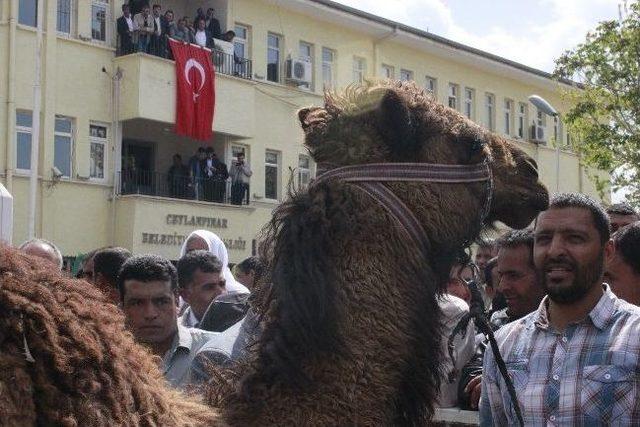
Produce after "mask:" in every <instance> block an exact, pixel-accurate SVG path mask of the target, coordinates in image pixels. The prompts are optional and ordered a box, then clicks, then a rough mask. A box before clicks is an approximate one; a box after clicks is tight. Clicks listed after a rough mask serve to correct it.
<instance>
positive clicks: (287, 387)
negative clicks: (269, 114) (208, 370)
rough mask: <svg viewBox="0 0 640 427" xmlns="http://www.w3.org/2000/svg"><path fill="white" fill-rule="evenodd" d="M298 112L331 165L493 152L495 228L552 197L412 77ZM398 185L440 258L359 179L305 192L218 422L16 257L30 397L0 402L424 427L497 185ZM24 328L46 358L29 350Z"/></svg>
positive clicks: (0, 294) (91, 411) (7, 300)
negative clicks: (420, 245) (470, 254)
mask: <svg viewBox="0 0 640 427" xmlns="http://www.w3.org/2000/svg"><path fill="white" fill-rule="evenodd" d="M299 119H300V122H301V124H302V127H303V129H304V132H305V136H306V145H307V147H308V148H309V150H310V152H311V155H312V156H313V158H314V160H315V161H316V162H317V164H318V165H319V168H322V169H330V168H335V167H338V166H342V165H352V164H361V163H374V162H425V163H441V164H474V163H478V162H483V161H485V160H486V161H489V162H490V165H491V170H492V173H493V183H494V192H493V199H492V200H491V206H490V210H489V213H488V216H487V217H486V218H485V224H486V225H489V224H491V223H493V222H494V221H496V220H501V221H503V222H505V223H506V224H507V225H510V226H512V227H518V228H520V227H524V226H526V225H527V224H528V223H529V222H530V221H531V220H532V219H533V218H534V217H535V215H536V214H537V213H538V212H539V211H540V210H543V209H545V208H546V207H547V202H548V194H547V191H546V189H545V188H544V187H543V186H542V185H541V184H540V183H539V182H538V177H537V172H536V168H535V163H534V162H533V161H532V160H531V159H530V158H528V157H527V156H526V155H525V154H524V153H523V152H522V151H521V150H519V149H517V148H516V147H514V146H512V145H510V144H509V143H508V142H507V141H505V140H504V139H502V138H500V137H499V136H496V135H493V134H491V133H489V132H487V131H485V130H483V129H482V128H480V127H479V126H477V125H475V124H474V123H472V122H470V121H468V120H466V119H465V118H464V117H463V116H462V115H460V114H459V113H457V112H455V111H453V110H450V109H448V108H446V107H444V106H442V105H440V104H438V103H436V102H435V101H434V100H432V99H431V98H429V97H428V96H427V95H425V94H424V92H423V91H422V90H420V89H419V88H418V87H416V86H415V85H413V84H410V83H398V82H385V83H376V84H367V85H364V86H361V87H354V88H351V89H349V90H348V91H347V92H346V94H345V95H343V96H335V95H328V96H327V97H326V105H325V107H324V108H320V107H315V108H308V109H303V110H301V111H300V113H299ZM386 185H388V187H389V188H390V189H391V190H392V191H393V192H394V193H395V194H396V195H397V196H398V197H399V198H400V199H401V200H403V201H404V203H405V204H406V205H407V206H408V207H409V208H410V209H411V210H412V211H413V212H414V214H415V216H416V217H417V218H418V220H419V221H420V222H421V223H422V225H423V227H424V228H425V230H426V232H427V234H428V236H429V241H428V242H427V245H428V250H429V254H430V256H429V258H428V259H422V258H421V257H420V255H419V254H418V252H417V250H416V249H415V248H414V247H413V244H412V243H411V242H408V241H407V239H406V238H405V237H404V235H403V234H402V233H401V231H400V230H399V229H398V227H397V222H396V220H395V219H394V218H392V217H390V216H389V215H388V214H387V212H386V210H384V209H383V208H381V207H380V206H379V205H378V204H377V203H376V202H375V201H374V200H372V199H371V198H369V196H367V195H365V194H364V193H363V192H362V191H361V190H360V189H358V188H357V187H355V186H354V185H351V184H345V183H341V182H335V181H330V182H327V181H325V182H323V183H321V184H319V185H316V186H312V187H311V188H309V189H308V191H304V192H300V193H298V194H292V195H291V197H290V199H289V200H288V201H286V202H285V203H283V204H282V205H281V206H279V207H278V209H277V210H276V212H275V213H274V216H273V219H272V220H271V222H270V223H269V224H268V226H267V228H266V229H265V235H264V237H265V240H264V246H263V256H264V257H265V261H266V262H267V263H268V266H269V268H268V274H267V275H266V278H265V280H264V281H263V282H262V284H261V285H260V287H259V288H258V289H257V290H256V292H255V293H256V295H257V296H258V297H257V298H256V309H257V310H258V312H259V313H260V314H261V315H262V316H263V325H264V330H263V333H262V335H261V337H260V339H259V341H258V343H257V345H256V348H255V352H254V353H253V356H252V357H251V358H250V360H249V361H248V362H247V365H246V366H243V367H242V369H237V370H234V371H232V372H214V374H215V375H214V377H213V378H214V380H212V382H211V383H210V384H208V385H207V388H206V390H205V391H206V394H207V397H208V401H209V403H210V404H212V405H213V406H215V407H217V408H218V410H219V411H220V412H219V416H220V418H219V419H216V416H215V415H216V414H215V413H210V412H207V411H206V410H203V409H202V408H201V407H200V406H198V405H197V404H192V405H190V406H189V405H187V404H186V403H184V401H183V400H182V399H181V398H180V397H179V396H178V395H177V394H175V393H172V392H170V391H168V390H166V389H164V388H163V387H162V385H161V384H162V381H161V379H160V375H159V373H158V371H157V369H156V368H155V367H154V365H153V363H152V359H151V358H150V357H149V356H148V355H146V354H145V353H144V352H143V351H142V350H141V348H140V347H138V346H136V345H135V344H134V343H133V341H132V339H131V336H130V335H129V334H126V333H124V331H123V322H122V318H121V317H120V316H118V315H117V313H115V309H113V308H108V306H106V307H105V306H104V304H105V300H104V298H102V297H100V296H98V295H97V293H96V292H94V291H92V290H90V289H89V288H88V287H87V286H85V285H79V284H78V283H77V282H72V281H68V280H64V279H61V278H60V277H59V276H58V275H55V274H54V273H50V272H46V271H44V270H43V269H42V268H40V267H38V266H36V267H31V266H29V265H27V264H26V262H25V260H24V259H23V258H21V257H20V256H18V255H15V254H13V253H11V252H9V251H7V250H3V253H2V258H0V266H2V267H1V268H2V270H1V272H2V281H3V284H2V286H1V287H0V319H1V321H2V328H1V329H0V331H2V335H1V337H2V343H3V344H2V345H3V349H4V348H7V349H9V351H4V352H3V354H2V355H0V360H1V362H0V363H1V366H2V367H3V368H5V369H3V370H2V374H1V375H3V376H2V377H0V387H2V388H1V389H0V391H3V390H8V391H9V392H13V391H12V389H13V390H17V389H18V387H16V386H14V384H15V383H16V379H19V384H20V391H19V393H20V395H21V396H25V397H28V398H27V401H26V403H25V404H23V405H20V406H16V405H14V406H13V407H12V406H11V403H12V402H13V403H15V400H12V399H14V398H16V397H17V396H15V395H12V394H10V395H9V398H8V399H4V400H2V401H0V403H1V404H2V405H3V406H2V407H0V411H1V412H2V413H7V409H4V408H5V407H7V408H10V409H11V410H12V411H13V412H12V413H11V414H10V415H11V416H13V417H14V418H13V419H15V420H17V419H18V418H16V417H18V416H21V415H22V416H25V417H26V418H25V419H27V420H31V421H36V422H38V423H39V424H49V423H57V422H60V421H66V422H67V424H68V425H74V424H76V423H78V422H82V421H87V420H95V422H93V423H89V422H84V424H86V425H89V424H93V425H100V424H108V423H109V422H108V421H110V422H111V423H112V424H125V425H127V424H130V425H137V424H140V425H152V424H157V425H160V424H162V425H188V424H189V422H188V420H191V423H193V424H197V423H199V422H202V421H204V420H208V421H209V422H210V423H212V424H214V425H218V423H220V422H222V421H224V423H228V424H229V425H234V426H251V425H253V426H268V425H273V426H285V425H286V426H288V425H327V426H336V425H340V426H342V425H354V424H359V425H392V424H400V425H422V424H425V423H426V422H428V419H429V417H430V415H431V414H432V407H433V401H434V399H435V396H436V394H437V390H438V378H439V376H440V374H439V361H440V360H441V357H443V356H441V355H440V354H439V349H440V344H439V310H438V305H437V294H438V293H439V292H440V291H441V290H442V287H443V284H444V282H445V279H446V277H447V275H448V272H449V269H450V266H451V264H452V262H453V260H454V259H455V258H456V257H457V256H458V255H459V253H460V251H461V250H462V248H464V247H465V246H467V245H468V244H469V243H470V242H471V241H472V240H473V239H475V238H476V237H477V235H478V233H479V232H480V230H481V228H482V226H483V224H482V217H481V212H482V207H483V205H485V203H486V201H487V199H486V196H487V191H486V187H485V184H484V183H474V184H465V185H463V184H433V183H432V184H422V183H401V182H398V183H388V184H386ZM6 260H8V262H9V265H8V267H7V261H6ZM4 282H7V283H8V285H6V284H4ZM267 283H268V284H269V285H266V284H267ZM21 319H24V320H23V321H21ZM23 334H24V336H25V337H26V340H27V342H28V344H29V348H30V350H31V353H32V354H33V355H34V358H35V359H36V361H35V362H34V363H33V365H30V364H29V362H26V361H25V360H24V356H23V355H22V350H23V348H24V346H23V341H22V336H23ZM224 378H230V379H229V380H225V379H224ZM32 390H34V391H36V392H35V393H32V392H31V391H32ZM0 395H2V396H6V394H4V393H3V394H0ZM0 415H2V414H0ZM120 421H121V422H120Z"/></svg>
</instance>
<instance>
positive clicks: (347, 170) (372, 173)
mask: <svg viewBox="0 0 640 427" xmlns="http://www.w3.org/2000/svg"><path fill="white" fill-rule="evenodd" d="M329 180H340V181H343V182H349V183H354V184H356V185H357V186H358V187H359V188H360V189H361V190H362V191H364V192H365V193H367V194H368V195H369V196H370V197H371V198H373V199H374V200H375V201H377V202H378V203H379V204H380V205H382V207H384V209H385V210H386V211H387V212H388V213H389V215H391V216H392V217H393V218H395V219H396V220H397V221H398V222H399V223H400V225H401V226H402V230H403V231H404V232H405V234H407V236H408V237H409V238H410V239H411V240H412V241H413V243H414V244H415V246H416V248H418V250H419V251H420V252H421V253H422V255H423V256H424V259H428V255H429V253H428V250H427V247H428V245H427V242H428V236H427V233H426V232H425V231H424V227H422V224H420V222H419V221H418V219H417V218H416V216H415V215H414V214H413V212H412V211H411V209H409V208H408V207H407V205H406V204H405V203H404V202H403V201H402V200H400V198H399V197H398V196H396V195H395V194H394V193H393V192H392V191H391V190H390V189H389V188H387V187H386V186H384V185H383V184H382V183H383V182H424V183H427V182H433V183H442V184H466V183H471V182H483V181H487V196H486V198H485V203H484V206H483V208H482V211H481V220H482V221H484V220H485V218H486V217H487V215H488V214H489V209H490V208H491V199H492V196H493V177H492V175H491V168H490V167H489V164H488V163H487V162H482V163H476V164H473V165H445V164H434V163H371V164H364V165H353V166H343V167H339V168H336V169H331V170H329V171H327V172H325V173H323V174H322V175H320V176H319V177H318V178H317V179H316V180H315V181H313V183H312V184H311V185H312V186H316V185H318V184H320V183H322V182H326V181H329Z"/></svg>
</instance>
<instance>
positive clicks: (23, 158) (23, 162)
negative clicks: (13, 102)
mask: <svg viewBox="0 0 640 427" xmlns="http://www.w3.org/2000/svg"><path fill="white" fill-rule="evenodd" d="M32 129H33V116H32V114H31V111H16V169H18V170H19V171H23V172H28V171H29V170H30V169H31V140H32V134H33V131H32Z"/></svg>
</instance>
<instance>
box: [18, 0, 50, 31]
mask: <svg viewBox="0 0 640 427" xmlns="http://www.w3.org/2000/svg"><path fill="white" fill-rule="evenodd" d="M22 1H32V2H33V7H34V9H35V16H34V22H33V24H31V23H24V22H22V21H20V17H21V15H20V10H21V9H22V7H21V5H20V3H21V2H22ZM45 7H46V6H45ZM38 13H39V10H38V0H18V25H24V26H26V27H32V28H37V27H38Z"/></svg>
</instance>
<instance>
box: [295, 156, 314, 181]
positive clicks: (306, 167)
mask: <svg viewBox="0 0 640 427" xmlns="http://www.w3.org/2000/svg"><path fill="white" fill-rule="evenodd" d="M309 181H311V159H310V158H309V156H306V155H304V154H300V155H299V156H298V189H303V188H306V187H307V185H309Z"/></svg>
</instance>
